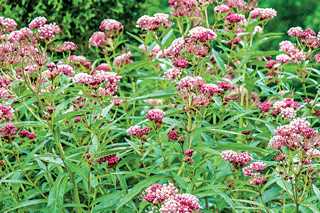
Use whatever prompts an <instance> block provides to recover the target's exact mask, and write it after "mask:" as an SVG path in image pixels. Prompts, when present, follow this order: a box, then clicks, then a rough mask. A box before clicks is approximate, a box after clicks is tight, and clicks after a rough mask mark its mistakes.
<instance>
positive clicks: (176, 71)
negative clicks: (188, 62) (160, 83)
mask: <svg viewBox="0 0 320 213" xmlns="http://www.w3.org/2000/svg"><path fill="white" fill-rule="evenodd" d="M180 75H181V69H180V68H177V67H173V68H171V69H169V70H167V71H166V72H165V73H164V77H165V78H166V79H168V80H175V79H177V78H179V77H180Z"/></svg>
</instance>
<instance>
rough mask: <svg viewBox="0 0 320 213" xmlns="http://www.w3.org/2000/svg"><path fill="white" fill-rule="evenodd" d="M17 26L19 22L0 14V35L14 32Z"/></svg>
mask: <svg viewBox="0 0 320 213" xmlns="http://www.w3.org/2000/svg"><path fill="white" fill-rule="evenodd" d="M16 28H17V23H16V22H15V20H13V19H11V18H5V17H2V16H0V35H1V34H2V33H8V32H12V31H14V30H15V29H16Z"/></svg>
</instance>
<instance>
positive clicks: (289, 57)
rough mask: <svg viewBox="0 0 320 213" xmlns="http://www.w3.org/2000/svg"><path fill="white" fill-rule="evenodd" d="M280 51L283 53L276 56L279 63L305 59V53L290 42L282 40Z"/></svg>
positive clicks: (297, 61) (298, 61) (296, 61)
mask: <svg viewBox="0 0 320 213" xmlns="http://www.w3.org/2000/svg"><path fill="white" fill-rule="evenodd" d="M279 46H280V51H282V52H284V53H285V54H283V55H280V56H281V57H280V56H277V61H278V62H280V63H287V62H292V63H300V62H303V61H305V60H306V54H305V53H304V52H303V51H302V50H299V49H298V48H297V47H296V46H295V45H294V44H293V43H292V42H290V41H282V42H281V43H280V45H279Z"/></svg>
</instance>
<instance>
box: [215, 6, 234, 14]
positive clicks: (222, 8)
mask: <svg viewBox="0 0 320 213" xmlns="http://www.w3.org/2000/svg"><path fill="white" fill-rule="evenodd" d="M230 9H231V8H230V7H229V6H228V5H225V4H221V5H218V6H216V7H215V8H214V11H215V12H216V13H229V12H230Z"/></svg>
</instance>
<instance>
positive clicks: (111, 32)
mask: <svg viewBox="0 0 320 213" xmlns="http://www.w3.org/2000/svg"><path fill="white" fill-rule="evenodd" d="M99 30H100V31H98V32H94V33H93V34H92V35H91V37H90V38H89V44H90V45H91V46H94V47H104V46H106V45H107V44H108V41H109V40H111V39H112V37H113V36H118V35H119V34H120V32H121V31H122V30H123V25H122V24H121V23H120V22H118V21H116V20H114V19H104V20H103V21H102V22H101V23H100V26H99Z"/></svg>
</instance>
